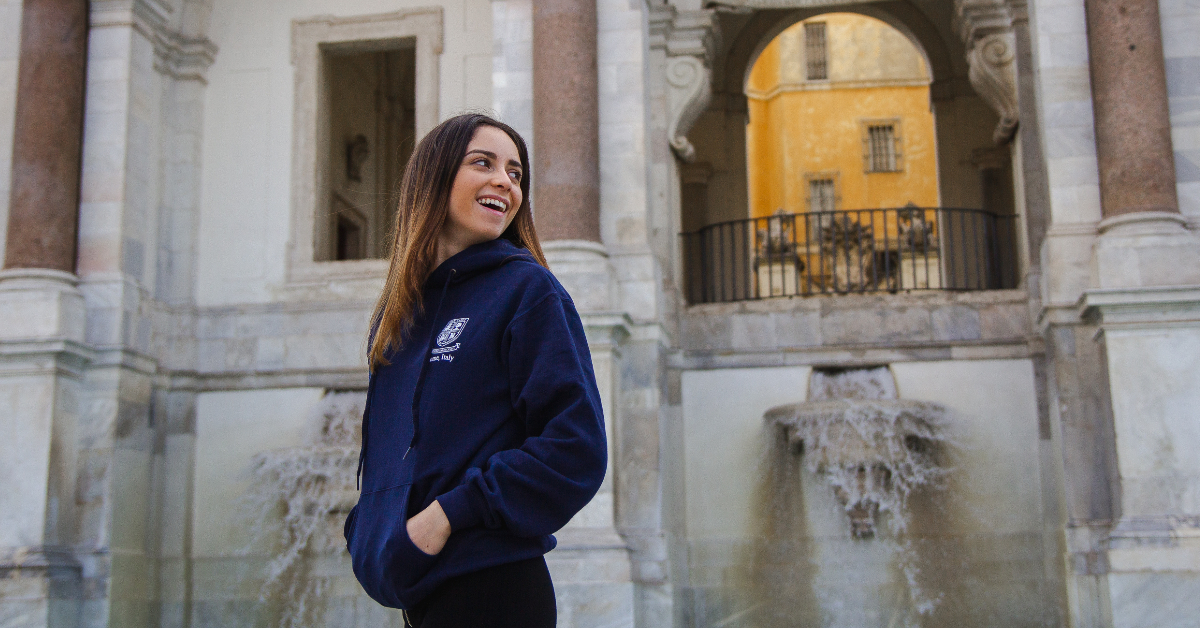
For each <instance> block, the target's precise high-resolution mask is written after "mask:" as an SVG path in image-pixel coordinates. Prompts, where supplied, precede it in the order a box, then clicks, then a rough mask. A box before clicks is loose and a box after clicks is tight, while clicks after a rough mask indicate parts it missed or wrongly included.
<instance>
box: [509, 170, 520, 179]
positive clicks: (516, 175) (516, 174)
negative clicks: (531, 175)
mask: <svg viewBox="0 0 1200 628" xmlns="http://www.w3.org/2000/svg"><path fill="white" fill-rule="evenodd" d="M508 176H509V177H512V180H513V181H520V180H521V172H520V171H519V170H513V171H511V172H509V173H508Z"/></svg>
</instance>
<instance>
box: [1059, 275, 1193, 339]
mask: <svg viewBox="0 0 1200 628" xmlns="http://www.w3.org/2000/svg"><path fill="white" fill-rule="evenodd" d="M1077 311H1078V313H1079V318H1080V319H1081V320H1084V321H1087V322H1092V323H1098V324H1099V325H1100V326H1101V327H1102V328H1104V329H1108V330H1116V329H1162V328H1164V327H1180V326H1185V327H1196V326H1200V285H1198V286H1155V287H1146V288H1107V289H1093V290H1088V291H1086V292H1084V293H1083V296H1082V297H1080V299H1079V304H1078V306H1077Z"/></svg>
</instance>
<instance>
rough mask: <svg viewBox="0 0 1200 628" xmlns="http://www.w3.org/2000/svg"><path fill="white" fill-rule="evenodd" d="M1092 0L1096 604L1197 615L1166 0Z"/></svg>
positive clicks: (1187, 359)
mask: <svg viewBox="0 0 1200 628" xmlns="http://www.w3.org/2000/svg"><path fill="white" fill-rule="evenodd" d="M1085 7H1086V16H1087V30H1088V50H1089V64H1090V68H1091V78H1092V101H1093V103H1092V104H1093V110H1094V116H1095V130H1096V153H1097V165H1098V166H1099V172H1100V202H1101V210H1102V215H1103V220H1101V221H1100V222H1099V224H1098V225H1097V231H1098V234H1099V237H1097V238H1096V241H1095V244H1094V246H1093V273H1094V275H1093V280H1094V284H1093V285H1094V287H1093V288H1092V289H1089V290H1086V291H1084V294H1083V295H1082V298H1081V299H1080V312H1081V313H1082V314H1083V318H1084V320H1085V321H1087V322H1089V323H1092V324H1095V325H1097V326H1098V328H1099V333H1098V334H1096V335H1095V336H1094V337H1095V339H1096V340H1097V344H1098V348H1099V349H1100V350H1101V355H1102V356H1103V358H1104V362H1103V366H1104V367H1105V369H1106V372H1107V373H1106V374H1107V382H1108V393H1109V397H1110V400H1111V411H1112V425H1113V436H1112V438H1113V442H1114V443H1115V447H1114V450H1115V454H1116V455H1115V461H1116V471H1117V477H1116V482H1117V487H1116V490H1115V491H1114V495H1115V502H1116V503H1115V504H1114V506H1115V507H1114V508H1113V510H1114V511H1115V512H1114V514H1116V515H1117V520H1116V521H1114V522H1113V525H1112V527H1111V528H1109V529H1107V530H1106V531H1105V533H1104V535H1103V538H1102V539H1100V540H1099V541H1100V542H1099V543H1095V542H1092V543H1091V545H1092V546H1099V547H1101V548H1102V550H1103V554H1102V556H1103V559H1104V560H1103V561H1101V563H1099V564H1098V565H1097V568H1096V569H1095V570H1094V571H1096V572H1098V573H1100V574H1103V575H1102V579H1100V580H1099V582H1100V586H1099V587H1097V588H1096V592H1097V593H1099V594H1101V595H1100V597H1099V598H1098V599H1103V600H1105V601H1106V603H1102V604H1100V607H1101V608H1100V609H1099V611H1098V612H1097V613H1095V615H1096V616H1097V617H1107V618H1110V619H1109V620H1108V621H1109V622H1110V623H1107V625H1111V626H1114V627H1115V628H1124V627H1130V628H1132V627H1134V626H1145V625H1154V626H1163V627H1170V628H1183V627H1184V626H1190V625H1193V624H1194V623H1195V620H1194V618H1195V617H1197V616H1200V598H1197V596H1196V595H1195V591H1197V590H1198V587H1200V500H1197V499H1196V496H1197V495H1200V462H1198V461H1197V460H1196V457H1195V456H1192V455H1189V453H1187V452H1193V451H1195V450H1196V449H1197V447H1200V435H1197V433H1196V430H1195V429H1194V424H1195V408H1196V407H1197V405H1198V404H1200V372H1198V371H1197V369H1196V368H1195V364H1196V363H1197V362H1196V357H1195V356H1196V355H1198V352H1200V238H1198V237H1197V235H1196V233H1195V232H1194V231H1193V230H1192V228H1190V226H1189V225H1188V222H1187V220H1186V217H1184V216H1182V215H1181V214H1180V212H1179V206H1178V199H1177V194H1176V182H1175V163H1174V155H1173V150H1172V146H1171V121H1170V115H1169V111H1168V106H1167V105H1168V101H1167V87H1166V77H1165V72H1164V62H1163V48H1162V36H1161V24H1160V18H1159V12H1158V2H1157V0H1087V1H1086V3H1085ZM1072 549H1073V550H1074V549H1088V548H1072ZM1090 571H1091V570H1089V572H1090Z"/></svg>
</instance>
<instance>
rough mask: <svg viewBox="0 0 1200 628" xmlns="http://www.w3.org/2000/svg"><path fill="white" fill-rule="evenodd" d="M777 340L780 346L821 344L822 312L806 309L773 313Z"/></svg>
mask: <svg viewBox="0 0 1200 628" xmlns="http://www.w3.org/2000/svg"><path fill="white" fill-rule="evenodd" d="M771 319H772V321H773V322H774V324H775V340H776V342H778V343H779V346H780V347H813V346H817V345H820V344H821V341H822V338H821V314H820V312H819V311H817V310H812V309H805V310H797V311H793V312H787V313H776V314H771Z"/></svg>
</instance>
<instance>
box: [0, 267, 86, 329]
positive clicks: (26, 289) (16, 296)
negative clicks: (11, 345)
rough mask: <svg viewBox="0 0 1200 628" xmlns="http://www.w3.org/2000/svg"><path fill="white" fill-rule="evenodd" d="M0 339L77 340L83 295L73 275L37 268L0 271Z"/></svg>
mask: <svg viewBox="0 0 1200 628" xmlns="http://www.w3.org/2000/svg"><path fill="white" fill-rule="evenodd" d="M0 321H4V324H3V325H0V340H37V339H51V338H62V339H67V340H74V341H76V342H81V341H83V339H84V333H85V324H86V323H85V313H84V298H83V295H82V293H80V291H79V290H78V289H76V288H75V278H74V276H73V275H69V274H67V273H64V272H58V271H47V270H41V269H31V270H9V271H4V272H0Z"/></svg>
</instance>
